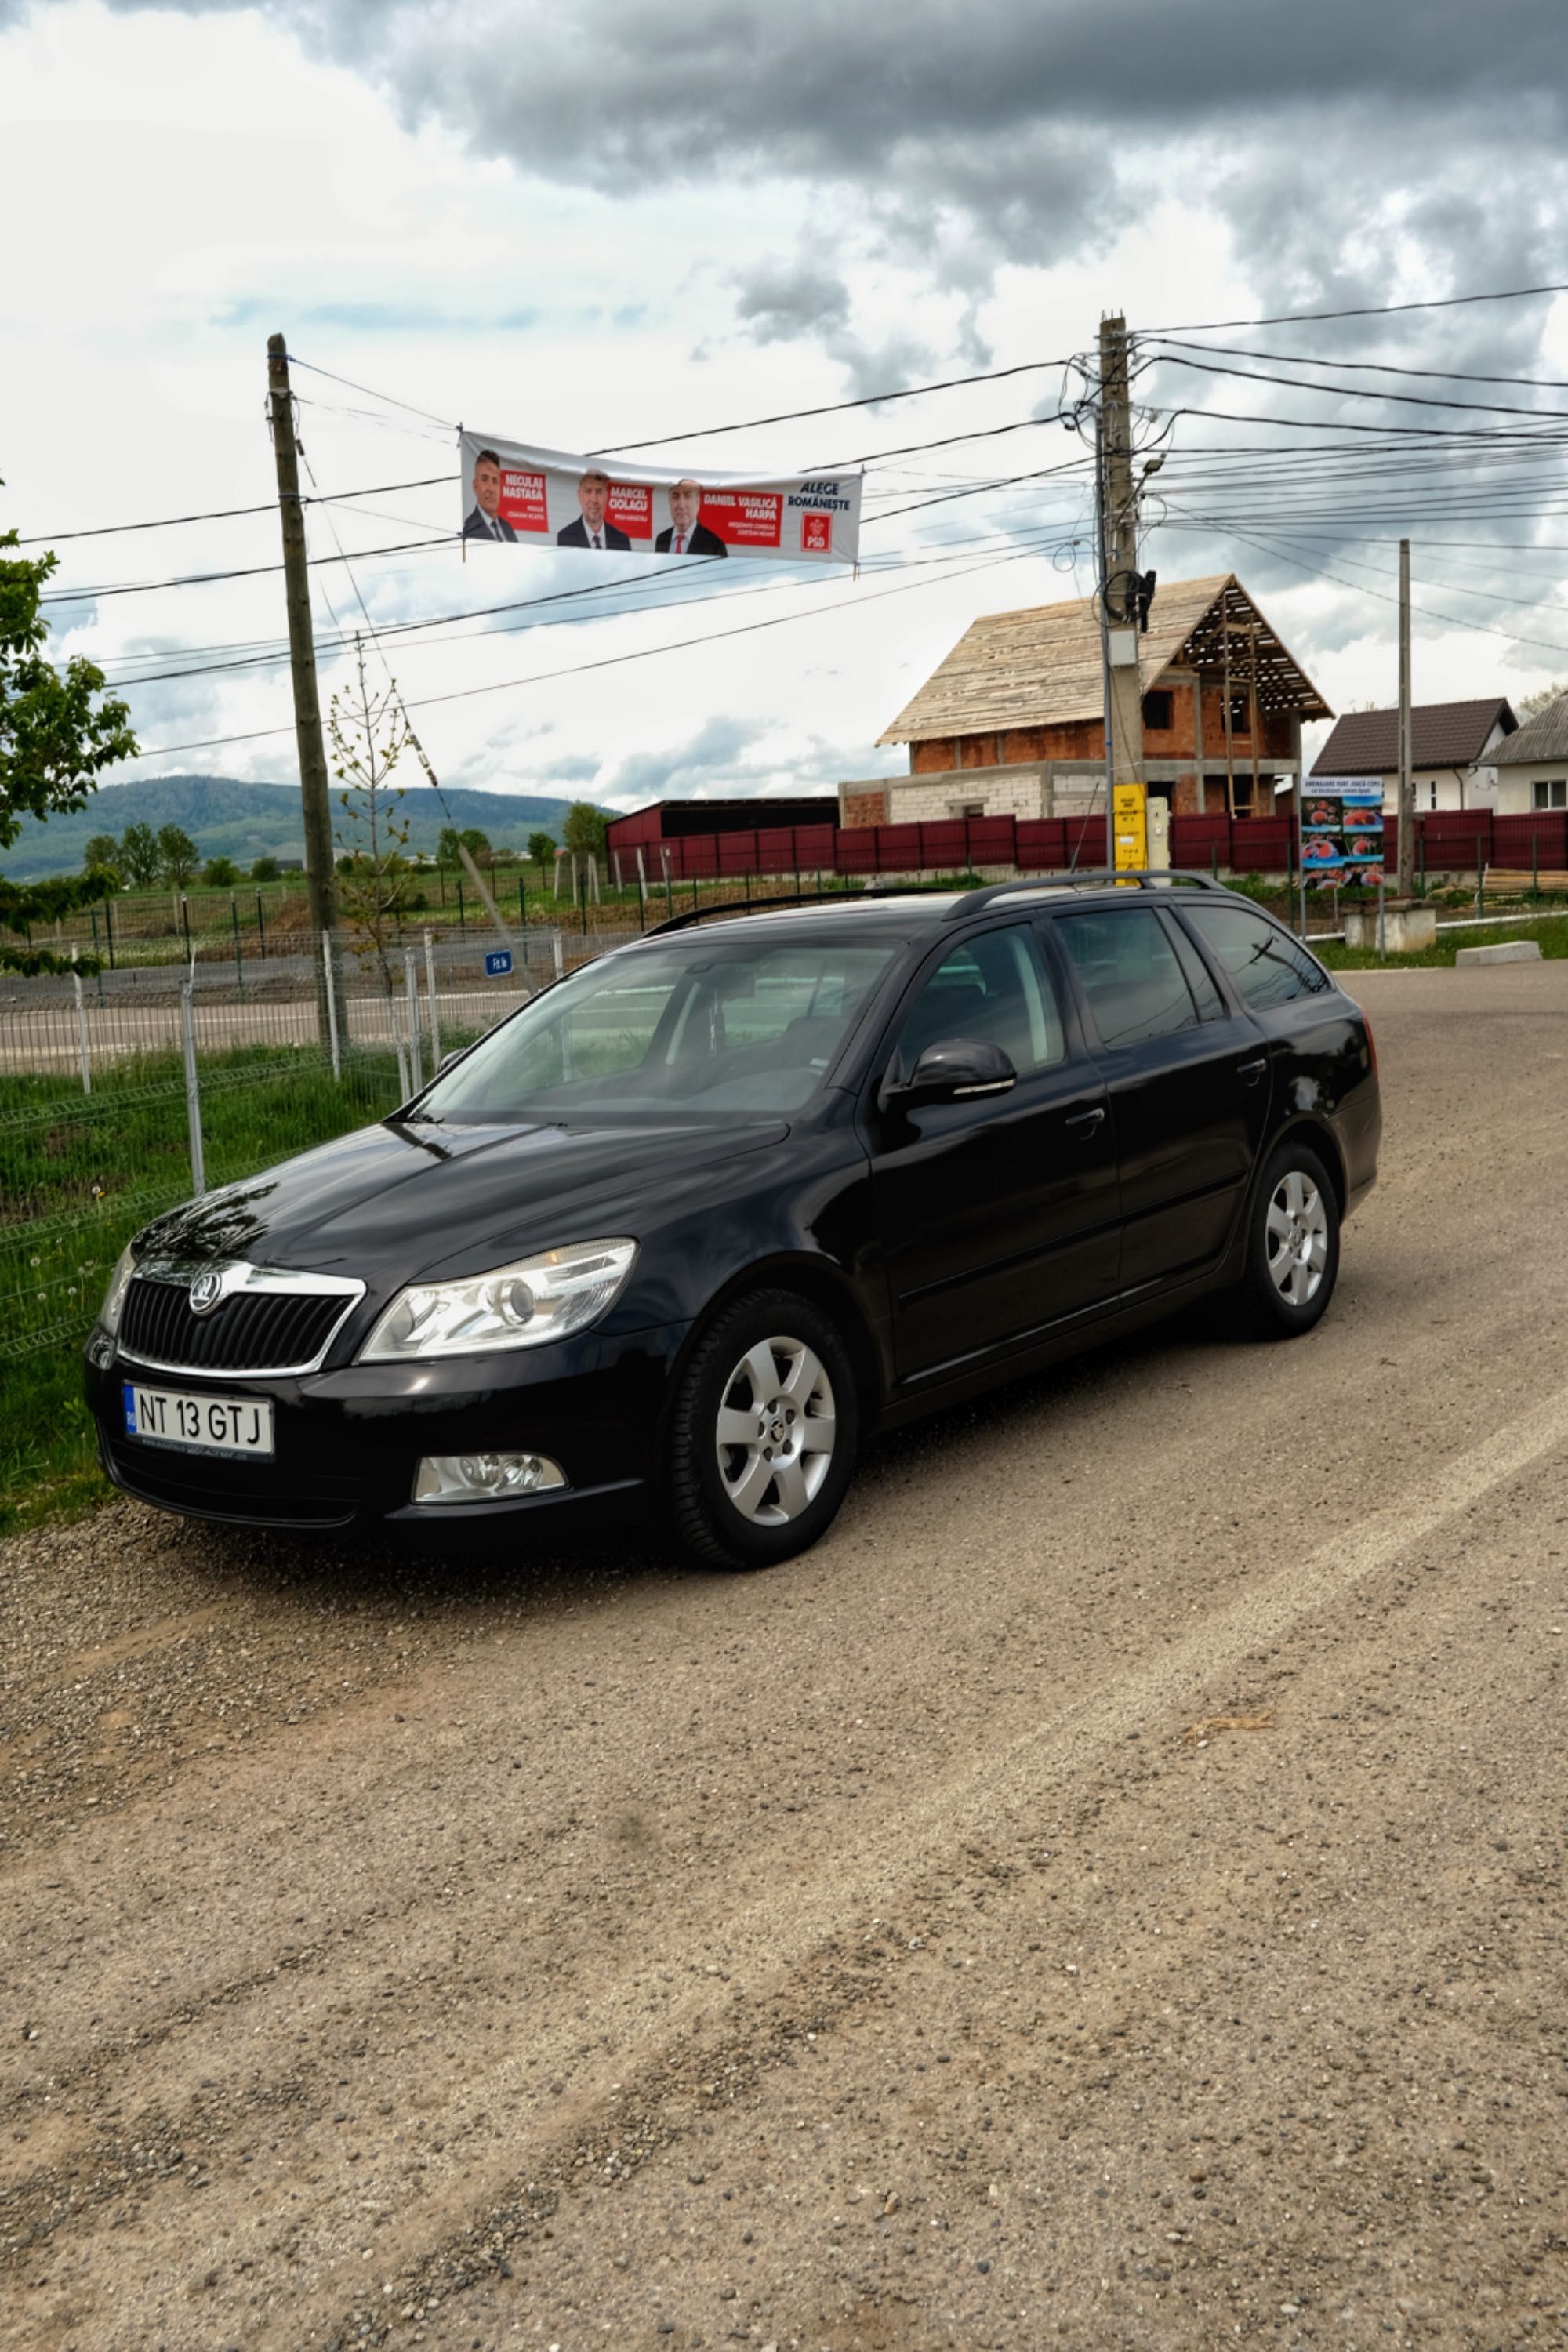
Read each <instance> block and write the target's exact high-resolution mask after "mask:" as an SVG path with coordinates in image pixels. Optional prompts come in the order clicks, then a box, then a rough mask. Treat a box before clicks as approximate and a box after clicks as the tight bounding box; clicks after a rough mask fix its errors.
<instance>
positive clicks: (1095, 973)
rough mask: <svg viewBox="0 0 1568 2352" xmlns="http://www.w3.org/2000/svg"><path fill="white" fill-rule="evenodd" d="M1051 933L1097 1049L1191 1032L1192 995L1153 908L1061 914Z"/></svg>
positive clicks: (1193, 1019) (1195, 1014)
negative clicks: (1072, 974)
mask: <svg viewBox="0 0 1568 2352" xmlns="http://www.w3.org/2000/svg"><path fill="white" fill-rule="evenodd" d="M1056 929H1057V937H1058V939H1059V940H1061V942H1062V945H1063V946H1064V947H1065V948H1066V950H1067V951H1068V956H1069V957H1070V958H1071V960H1072V964H1073V969H1074V971H1076V972H1077V974H1078V977H1079V985H1080V987H1081V988H1082V990H1083V992H1084V994H1085V996H1086V997H1087V998H1088V999H1089V1011H1090V1013H1092V1014H1093V1016H1094V1025H1095V1027H1096V1029H1097V1030H1098V1031H1099V1033H1100V1044H1101V1045H1115V1046H1120V1045H1142V1044H1143V1043H1144V1041H1145V1040H1146V1039H1148V1038H1150V1037H1168V1036H1172V1035H1173V1034H1174V1033H1175V1032H1176V1031H1177V1030H1179V1029H1195V1028H1196V1026H1197V1024H1198V1008H1197V1006H1196V1004H1195V1003H1194V1001H1193V992H1192V991H1191V989H1190V988H1189V987H1188V986H1187V982H1186V979H1185V976H1184V973H1183V971H1182V967H1181V965H1180V963H1179V962H1178V961H1177V960H1176V950H1175V949H1174V948H1173V946H1172V944H1171V940H1170V937H1169V934H1168V933H1167V931H1166V929H1165V927H1164V925H1163V923H1162V921H1161V920H1160V918H1159V916H1158V915H1157V914H1156V913H1155V911H1154V909H1153V908H1152V907H1128V908H1116V909H1115V910H1114V911H1112V910H1111V909H1110V908H1107V909H1106V910H1105V911H1104V912H1103V913H1100V914H1093V915H1061V916H1058V919H1057V927H1056Z"/></svg>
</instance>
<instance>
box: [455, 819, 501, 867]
mask: <svg viewBox="0 0 1568 2352" xmlns="http://www.w3.org/2000/svg"><path fill="white" fill-rule="evenodd" d="M461 840H462V844H463V847H464V848H465V849H466V850H467V851H468V856H470V857H471V858H472V859H473V860H474V861H475V863H476V865H477V864H478V862H479V859H480V858H481V857H488V858H489V861H490V865H491V867H492V868H493V867H494V866H495V862H496V861H495V856H494V854H493V853H492V851H491V849H490V838H489V834H488V833H481V832H480V831H479V826H478V825H477V824H467V825H465V826H464V827H463V831H462V835H461Z"/></svg>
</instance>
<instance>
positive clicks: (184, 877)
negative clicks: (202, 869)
mask: <svg viewBox="0 0 1568 2352" xmlns="http://www.w3.org/2000/svg"><path fill="white" fill-rule="evenodd" d="M201 862H202V853H201V851H200V850H199V849H198V848H197V847H196V845H195V842H194V841H193V840H192V839H191V836H190V835H189V834H188V833H187V832H186V831H185V829H184V825H180V824H161V825H160V826H159V827H158V873H159V876H160V878H161V879H162V880H163V881H165V882H167V883H168V884H169V886H170V887H171V888H172V889H174V890H183V889H184V887H185V885H186V884H187V882H189V881H190V880H191V878H192V877H193V876H194V875H195V871H196V868H197V867H198V866H200V864H201Z"/></svg>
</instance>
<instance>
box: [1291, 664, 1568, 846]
mask: <svg viewBox="0 0 1568 2352" xmlns="http://www.w3.org/2000/svg"><path fill="white" fill-rule="evenodd" d="M1565 708H1568V706H1565ZM1410 722H1411V723H1410V735H1411V742H1410V771H1411V778H1412V781H1413V782H1414V783H1415V813H1416V814H1417V815H1418V816H1420V815H1424V814H1426V811H1427V810H1428V809H1467V808H1482V809H1490V810H1492V811H1493V812H1494V813H1495V814H1498V815H1500V816H1501V815H1507V814H1510V809H1509V806H1508V805H1506V804H1505V803H1504V802H1503V800H1502V798H1501V791H1502V787H1501V784H1500V772H1499V766H1498V758H1499V751H1500V746H1501V745H1503V744H1504V743H1511V742H1512V741H1513V740H1515V739H1516V736H1517V732H1518V730H1519V720H1518V719H1516V718H1515V716H1514V713H1513V710H1512V708H1511V707H1510V703H1509V702H1508V700H1507V698H1506V697H1505V696H1503V695H1500V694H1491V695H1483V696H1481V697H1479V698H1478V699H1476V700H1473V701H1469V702H1419V703H1416V704H1415V705H1413V707H1412V709H1411V712H1410ZM1510 757H1511V753H1510ZM1312 773H1313V775H1314V776H1323V777H1329V776H1381V777H1382V779H1383V786H1384V792H1383V804H1384V809H1385V810H1386V811H1387V812H1388V814H1390V815H1394V814H1396V813H1397V809H1398V804H1399V712H1398V710H1397V709H1388V710H1350V711H1347V712H1346V713H1345V716H1344V717H1343V718H1342V719H1339V720H1338V721H1337V722H1336V724H1335V726H1334V730H1333V732H1332V733H1331V735H1330V737H1329V740H1328V741H1327V742H1326V743H1325V744H1324V746H1323V748H1322V750H1321V751H1320V752H1319V754H1318V756H1317V758H1316V759H1315V760H1314V761H1313V762H1312ZM1527 805H1528V803H1527Z"/></svg>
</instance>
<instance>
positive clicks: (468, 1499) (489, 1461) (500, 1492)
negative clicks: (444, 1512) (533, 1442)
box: [414, 1454, 567, 1503]
mask: <svg viewBox="0 0 1568 2352" xmlns="http://www.w3.org/2000/svg"><path fill="white" fill-rule="evenodd" d="M566 1484H567V1479H566V1474H565V1472H564V1471H563V1469H562V1467H561V1465H560V1464H559V1463H558V1462H552V1461H551V1459H550V1457H549V1455H548V1454H426V1457H425V1459H424V1461H423V1462H421V1464H420V1465H419V1475H418V1476H417V1478H416V1480H415V1481H414V1499H415V1501H416V1503H493V1502H505V1501H506V1500H507V1499H508V1498H509V1497H510V1496H513V1495H542V1494H543V1493H544V1492H545V1491H546V1489H547V1488H549V1487H552V1486H565V1485H566Z"/></svg>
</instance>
